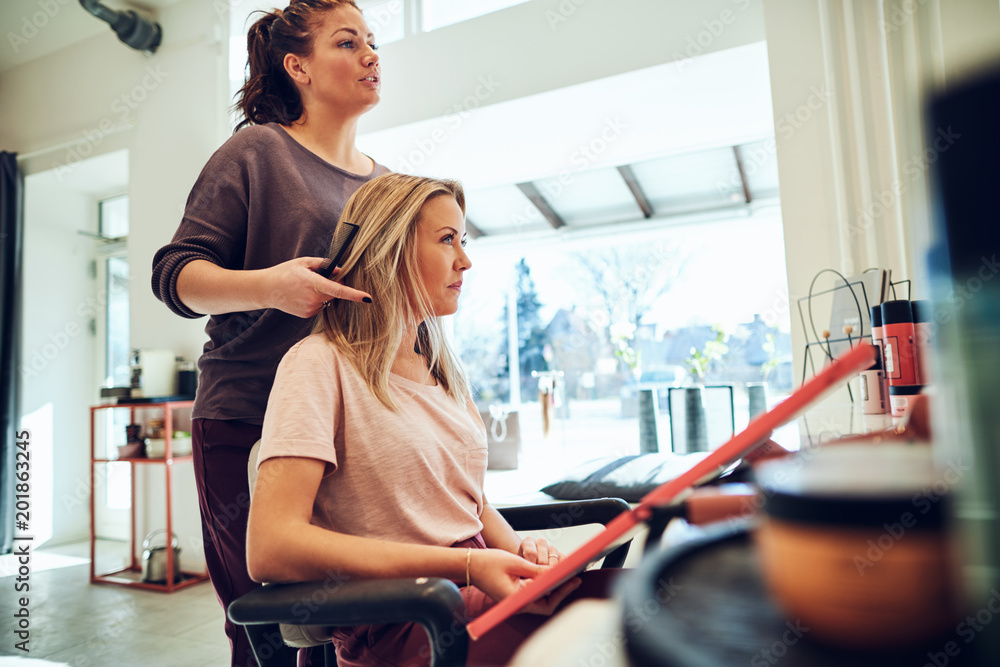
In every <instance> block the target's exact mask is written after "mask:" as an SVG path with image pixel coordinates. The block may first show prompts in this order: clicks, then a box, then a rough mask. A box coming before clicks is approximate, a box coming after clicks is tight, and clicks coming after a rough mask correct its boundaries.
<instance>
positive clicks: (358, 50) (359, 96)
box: [302, 7, 382, 113]
mask: <svg viewBox="0 0 1000 667" xmlns="http://www.w3.org/2000/svg"><path fill="white" fill-rule="evenodd" d="M302 69H303V71H304V72H305V73H306V75H307V76H308V84H307V85H306V88H307V91H308V92H306V91H304V92H306V94H307V95H309V96H310V97H312V98H313V99H314V100H315V101H316V102H318V103H320V104H324V105H326V104H329V105H333V106H335V107H336V108H338V109H346V110H355V111H359V112H362V113H363V112H365V111H368V110H369V109H371V108H372V107H374V106H375V105H376V104H378V101H379V90H380V88H381V85H382V82H381V72H380V68H379V62H378V55H377V54H376V53H375V40H374V37H373V36H372V32H371V30H369V29H368V24H367V23H365V19H364V17H363V16H362V15H361V12H359V11H358V10H356V9H354V8H353V7H340V8H339V9H334V10H332V11H329V12H327V13H326V17H325V18H324V20H323V23H322V25H320V27H319V28H318V29H317V30H316V33H315V36H314V37H313V52H312V54H311V55H310V56H309V57H308V58H305V59H304V60H303V61H302Z"/></svg>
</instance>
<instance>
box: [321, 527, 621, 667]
mask: <svg viewBox="0 0 1000 667" xmlns="http://www.w3.org/2000/svg"><path fill="white" fill-rule="evenodd" d="M452 546H453V547H456V548H459V549H465V548H467V547H471V548H473V549H485V548H486V543H485V542H484V541H483V538H482V536H481V535H476V536H475V537H472V538H470V539H468V540H463V541H461V542H458V543H456V544H453V545H452ZM619 572H621V570H617V569H608V570H590V571H587V572H583V573H581V574H580V578H581V579H582V582H581V584H580V586H579V588H577V589H576V590H575V591H573V592H572V593H570V594H569V596H568V597H567V598H566V600H564V601H563V603H562V605H560V609H562V608H563V607H565V606H566V605H567V604H569V603H571V602H573V601H575V600H580V599H584V598H607V597H610V594H611V587H612V585H613V581H614V579H615V577H616V576H617V575H618V573H619ZM461 591H462V596H463V597H464V598H465V599H466V600H467V603H466V613H467V614H468V616H469V618H475V617H477V616H479V615H480V614H482V613H483V612H484V611H486V610H487V609H489V608H490V607H492V606H493V604H494V602H493V601H492V600H491V599H490V598H489V597H487V595H486V594H485V593H483V592H482V591H480V590H479V589H477V588H475V587H471V588H468V589H467V588H466V587H465V586H462V587H461ZM556 613H558V611H557V612H556ZM548 620H549V617H548V616H539V615H538V614H523V613H522V614H516V615H514V616H512V617H511V618H510V619H508V620H507V621H505V622H504V623H501V624H500V625H498V626H497V627H495V628H494V629H492V630H490V631H489V632H488V633H486V634H485V635H484V636H483V637H481V638H480V639H479V640H477V641H470V642H469V653H468V656H467V660H468V662H467V664H468V665H469V667H501V666H502V665H506V664H507V663H509V662H510V661H511V659H512V658H513V657H514V654H515V653H516V652H517V649H518V648H520V646H521V644H522V643H523V642H524V640H526V639H527V638H528V637H529V636H530V635H531V634H532V633H533V632H534V631H535V630H537V629H538V628H540V627H541V626H542V624H544V623H545V622H546V621H548ZM331 631H332V633H333V642H334V644H335V645H336V646H337V664H338V665H341V666H342V667H429V666H430V656H431V646H430V639H429V638H428V636H427V632H426V631H425V630H424V629H423V627H421V626H420V625H418V624H416V623H397V624H392V625H365V626H357V627H350V628H331Z"/></svg>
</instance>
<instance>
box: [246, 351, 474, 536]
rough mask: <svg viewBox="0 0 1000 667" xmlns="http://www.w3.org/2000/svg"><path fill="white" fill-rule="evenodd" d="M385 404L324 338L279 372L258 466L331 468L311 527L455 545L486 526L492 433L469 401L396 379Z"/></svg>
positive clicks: (293, 354)
mask: <svg viewBox="0 0 1000 667" xmlns="http://www.w3.org/2000/svg"><path fill="white" fill-rule="evenodd" d="M389 387H390V391H391V392H392V396H393V399H394V400H395V401H396V403H397V404H398V405H399V406H400V410H399V411H398V412H394V411H392V410H390V409H388V408H386V407H385V406H384V405H382V403H380V402H379V401H378V399H376V398H375V396H374V395H373V394H372V393H371V391H370V390H369V389H368V386H367V385H366V384H365V382H364V380H363V379H362V378H361V376H360V375H358V373H357V372H356V371H355V370H354V367H353V366H351V364H350V362H349V361H347V360H346V359H344V358H343V357H342V356H341V355H340V353H339V352H338V351H337V349H336V348H335V347H334V346H333V344H332V343H331V342H330V341H329V339H327V338H326V336H325V335H323V334H313V335H311V336H308V337H306V338H305V339H303V340H302V341H300V342H299V343H297V344H296V345H294V346H293V347H292V348H291V349H290V350H289V351H288V353H287V354H286V355H285V356H284V358H283V359H282V361H281V364H280V365H279V366H278V373H277V376H276V377H275V380H274V386H273V388H272V389H271V395H270V397H269V399H268V403H267V412H266V413H265V416H264V431H263V435H262V437H261V447H260V454H259V457H258V460H257V465H258V467H259V466H260V464H261V463H263V462H264V461H266V460H267V459H269V458H274V457H282V456H297V457H308V458H315V459H319V460H321V461H326V462H327V464H328V465H327V469H326V473H325V476H324V478H323V481H322V482H321V483H320V487H319V491H318V493H317V495H316V503H315V505H314V507H313V518H312V523H313V524H315V525H317V526H322V527H324V528H328V529H330V530H335V531H338V532H341V533H347V534H350V535H359V536H364V537H375V538H379V539H385V540H392V541H396V542H409V543H415V544H429V545H435V546H449V545H451V544H453V543H455V542H458V541H460V540H464V539H467V538H469V537H472V536H473V535H475V534H477V533H478V532H479V531H480V530H482V523H481V522H480V520H479V516H480V514H481V513H482V511H483V506H482V498H483V480H484V479H485V476H486V458H487V445H486V428H485V426H484V425H483V421H482V419H481V418H480V416H479V412H478V411H477V410H476V407H475V404H474V403H473V401H472V398H471V397H469V399H468V400H467V402H466V405H464V406H462V405H458V404H457V403H455V401H454V400H453V399H452V398H451V397H449V396H448V395H447V394H446V393H445V392H444V390H443V389H442V387H441V386H429V385H422V384H419V383H416V382H412V381H410V380H407V379H405V378H402V377H400V376H397V375H390V376H389Z"/></svg>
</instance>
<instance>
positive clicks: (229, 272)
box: [152, 0, 388, 666]
mask: <svg viewBox="0 0 1000 667" xmlns="http://www.w3.org/2000/svg"><path fill="white" fill-rule="evenodd" d="M247 49H248V52H249V57H248V64H249V69H250V72H249V78H248V79H247V81H246V83H245V84H244V86H243V88H242V89H241V91H240V94H239V96H238V102H237V106H238V107H239V109H240V110H241V111H242V112H243V114H244V115H245V119H244V120H243V121H242V122H241V123H240V125H239V126H238V127H237V131H236V132H235V133H234V134H233V136H232V137H231V138H230V139H229V140H228V141H226V143H225V144H224V145H223V146H222V147H221V148H219V150H218V151H217V152H216V153H215V154H214V155H213V156H212V158H211V159H210V160H209V162H208V164H207V165H206V166H205V168H204V169H203V170H202V172H201V175H200V176H199V177H198V180H197V182H196V183H195V185H194V188H193V189H192V191H191V194H190V195H189V197H188V201H187V206H186V209H185V211H184V218H183V220H182V221H181V224H180V227H179V228H178V230H177V233H176V234H175V235H174V238H173V240H172V242H171V243H170V244H169V245H167V246H165V247H164V248H162V249H161V250H160V251H159V252H157V253H156V256H155V258H154V259H153V278H152V287H153V292H154V293H155V294H156V295H157V297H158V298H159V299H161V300H162V301H163V302H164V303H166V304H167V306H168V307H169V308H170V309H171V310H172V311H173V312H175V313H177V314H178V315H181V316H182V317H189V318H195V317H200V316H202V315H204V314H208V315H210V316H211V317H210V318H209V320H208V324H207V325H206V327H205V331H206V333H207V334H208V337H209V340H208V342H207V343H206V344H205V348H204V353H203V354H202V356H201V358H200V360H199V362H198V365H199V368H200V370H201V377H200V386H199V388H198V395H197V397H196V399H195V403H194V411H193V414H192V417H193V424H192V431H193V438H194V467H195V478H196V481H197V486H198V498H199V505H200V507H201V518H202V531H203V534H204V539H205V557H206V560H207V564H208V570H209V573H210V574H211V577H212V584H213V586H214V587H215V591H216V593H217V595H218V597H219V599H220V601H221V602H222V604H223V606H224V607H225V606H228V604H229V602H230V601H231V600H234V599H236V598H237V597H239V596H241V595H243V594H245V593H247V592H248V591H250V590H252V589H254V588H256V587H257V584H256V583H254V582H253V580H251V579H250V576H249V575H248V574H247V566H246V521H247V511H248V509H249V506H250V496H249V489H248V487H247V460H248V455H249V452H250V448H251V447H252V446H253V444H254V442H256V441H257V440H258V439H259V438H260V434H261V424H262V423H263V419H264V408H265V406H266V404H267V398H268V393H269V392H270V389H271V384H272V383H273V381H274V375H275V371H276V369H277V365H278V362H279V361H280V359H281V358H282V356H283V355H284V354H285V352H286V351H288V349H289V348H290V347H291V346H292V345H293V344H294V343H296V342H297V341H299V340H300V339H302V338H303V337H304V336H306V335H307V334H308V333H309V329H310V326H311V320H310V318H311V317H312V316H313V315H315V314H316V313H317V312H319V311H320V309H321V308H323V306H324V304H325V303H326V302H328V301H330V300H332V299H348V300H351V301H365V302H369V303H370V302H371V299H370V297H369V295H367V294H365V293H364V292H360V291H357V290H354V289H351V288H348V287H345V286H342V285H340V284H338V283H335V282H333V281H332V280H327V279H325V278H322V277H321V276H319V275H318V274H316V273H315V269H317V268H319V267H320V266H321V265H322V264H323V262H324V259H323V256H324V255H325V253H326V250H327V248H328V247H329V245H330V240H331V235H332V232H333V229H334V226H335V225H336V223H337V220H338V219H339V218H340V214H341V211H342V210H343V207H344V204H345V202H346V201H347V200H348V198H349V197H350V196H351V194H353V193H354V191H355V190H357V189H358V188H359V187H360V186H361V185H362V184H364V183H366V182H367V181H369V180H371V179H372V178H375V177H376V176H378V175H380V174H383V173H386V172H387V171H388V170H387V169H386V168H385V167H383V166H381V165H378V164H376V163H375V162H374V161H373V160H372V159H371V158H370V157H368V156H367V155H365V154H364V153H362V152H361V151H359V150H358V149H357V147H356V146H355V145H354V141H355V134H356V131H357V124H358V119H359V118H360V116H361V115H362V114H363V113H365V112H366V111H368V110H369V109H371V108H373V107H374V106H375V105H376V104H377V103H378V101H379V87H380V72H379V60H378V56H377V55H376V53H375V49H376V47H375V44H374V43H373V40H372V34H371V31H370V30H369V29H368V26H367V24H366V23H365V20H364V18H363V17H362V15H361V11H360V10H359V9H358V8H357V6H356V5H355V4H354V2H353V1H352V0H294V1H293V2H292V3H291V4H290V5H289V6H288V7H286V8H285V9H284V11H281V10H274V11H273V12H271V13H267V14H265V15H264V16H263V18H261V19H260V20H258V21H257V22H256V23H254V24H253V26H252V27H251V28H250V32H249V34H248V36H247ZM226 634H227V635H228V636H229V639H230V644H231V645H232V648H233V660H232V664H233V665H234V666H235V665H255V664H256V663H255V661H254V659H253V656H252V653H251V651H250V647H249V642H248V640H247V637H246V634H245V632H244V631H243V630H242V629H240V628H238V627H236V626H234V625H233V624H231V623H229V622H228V621H227V622H226Z"/></svg>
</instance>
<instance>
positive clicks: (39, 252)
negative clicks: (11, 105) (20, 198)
mask: <svg viewBox="0 0 1000 667" xmlns="http://www.w3.org/2000/svg"><path fill="white" fill-rule="evenodd" d="M52 181H54V178H52V177H51V175H49V174H42V175H40V176H35V177H28V178H27V179H26V183H25V202H24V207H25V225H24V258H23V265H22V266H23V268H22V281H23V282H22V284H23V289H24V290H25V293H28V294H35V295H38V296H37V297H36V298H32V299H26V300H25V302H24V305H23V311H22V316H23V322H24V327H23V329H22V336H23V339H22V343H21V348H22V350H21V363H20V364H19V366H18V369H19V371H20V372H19V376H20V381H21V397H20V400H21V414H23V415H25V416H26V419H25V421H24V422H23V423H24V426H25V428H29V429H30V431H31V449H32V454H31V455H32V471H33V477H32V492H33V498H34V501H35V504H34V507H33V508H32V509H33V512H32V519H33V521H32V529H33V530H34V531H35V535H36V536H37V537H38V538H39V539H40V540H41V541H45V540H47V539H49V538H51V539H52V541H54V542H63V541H67V540H73V539H77V540H79V539H84V538H86V536H87V534H88V533H87V527H88V525H89V522H90V513H89V507H88V505H87V498H86V496H85V495H84V496H83V498H82V501H81V499H80V498H77V497H76V496H75V495H73V494H72V493H71V492H72V491H73V490H75V489H77V488H79V486H80V484H81V483H82V484H83V485H84V488H86V486H87V485H89V468H88V463H89V461H90V438H89V434H90V431H89V428H90V426H89V421H88V417H89V413H88V411H87V406H88V405H89V403H90V402H91V401H93V400H95V399H96V394H97V391H96V385H95V384H94V377H95V367H94V348H95V338H94V336H93V335H92V334H91V332H90V311H89V310H88V308H87V305H88V304H91V303H93V298H94V294H95V284H94V279H93V277H92V275H91V266H90V264H91V260H92V258H93V256H94V255H93V246H94V241H92V240H91V239H89V238H86V237H84V236H81V235H80V234H78V233H77V231H78V230H85V231H90V232H96V231H97V202H96V200H95V199H94V198H93V197H91V196H88V195H85V194H80V193H78V192H75V191H73V190H69V189H66V188H58V187H56V184H55V183H53V182H52ZM56 461H58V462H59V465H57V466H56V465H53V464H54V463H55V462H56ZM68 491H69V492H70V493H67V492H68Z"/></svg>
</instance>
